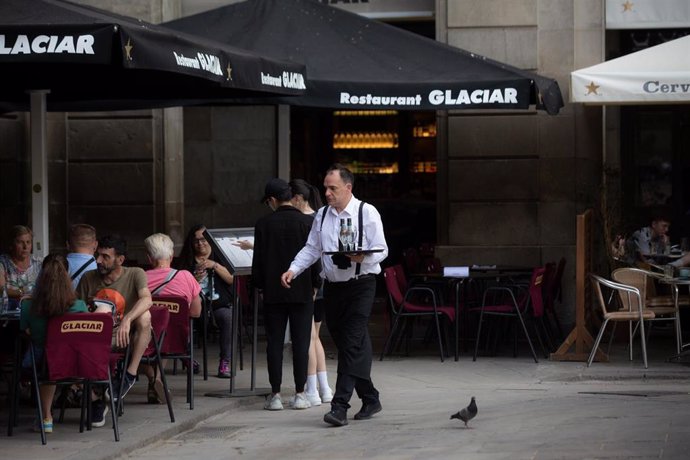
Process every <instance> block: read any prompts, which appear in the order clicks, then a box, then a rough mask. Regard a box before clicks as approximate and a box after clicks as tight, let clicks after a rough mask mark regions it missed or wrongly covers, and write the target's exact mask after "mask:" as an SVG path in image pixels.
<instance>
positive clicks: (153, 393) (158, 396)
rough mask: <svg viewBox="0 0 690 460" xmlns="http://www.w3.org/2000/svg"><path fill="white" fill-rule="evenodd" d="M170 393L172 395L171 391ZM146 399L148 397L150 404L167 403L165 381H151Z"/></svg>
mask: <svg viewBox="0 0 690 460" xmlns="http://www.w3.org/2000/svg"><path fill="white" fill-rule="evenodd" d="M168 395H170V393H169V392H168ZM146 399H148V402H149V404H165V402H166V401H165V387H163V382H161V381H160V380H154V381H152V382H149V389H148V391H147V392H146Z"/></svg>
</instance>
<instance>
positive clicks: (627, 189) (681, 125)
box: [607, 29, 690, 244]
mask: <svg viewBox="0 0 690 460" xmlns="http://www.w3.org/2000/svg"><path fill="white" fill-rule="evenodd" d="M687 34H688V30H687V29H655V30H648V29H644V30H626V31H609V32H608V35H607V43H608V44H609V50H608V56H607V59H613V58H615V57H619V56H623V55H626V54H630V53H633V52H636V51H640V50H642V49H645V48H648V47H651V46H655V45H659V44H661V43H665V42H667V41H670V40H674V39H676V38H680V37H682V36H685V35H687ZM620 135H621V138H620V142H621V191H622V195H623V196H622V200H621V202H622V217H623V226H624V228H623V229H622V230H623V231H624V232H627V233H631V232H633V231H635V230H636V229H637V228H640V227H642V226H644V225H647V224H648V223H649V219H650V218H652V217H654V216H655V215H661V216H665V217H667V218H669V219H670V220H671V224H672V225H671V227H670V231H669V234H670V237H671V242H672V243H674V244H675V243H678V242H679V241H680V239H681V238H683V237H688V236H690V181H688V180H687V178H688V177H689V176H690V155H688V153H690V108H689V107H688V106H687V105H671V104H666V105H634V106H622V107H621V108H620Z"/></svg>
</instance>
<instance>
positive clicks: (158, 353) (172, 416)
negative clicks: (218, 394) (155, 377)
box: [117, 331, 194, 423]
mask: <svg viewBox="0 0 690 460" xmlns="http://www.w3.org/2000/svg"><path fill="white" fill-rule="evenodd" d="M151 333H152V334H153V331H151ZM153 337H154V338H153V348H154V349H155V350H156V366H157V367H158V371H159V372H160V373H161V381H162V382H163V391H164V392H165V402H166V403H167V405H168V413H169V414H170V423H175V414H174V412H173V407H172V402H171V401H170V391H169V390H168V380H167V379H166V378H165V371H164V369H163V364H162V360H161V350H160V348H159V346H158V340H156V337H155V335H154V336H153ZM190 369H191V371H190ZM187 372H188V373H189V372H194V362H190V363H189V366H188V367H187ZM120 401H122V398H119V399H118V400H117V402H118V403H119V402H120Z"/></svg>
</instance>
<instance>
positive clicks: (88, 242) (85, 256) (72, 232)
mask: <svg viewBox="0 0 690 460" xmlns="http://www.w3.org/2000/svg"><path fill="white" fill-rule="evenodd" d="M97 246H98V240H97V239H96V229H95V228H93V227H92V226H90V225H87V224H74V225H72V226H71V227H70V229H69V239H68V240H67V249H68V250H69V253H68V254H67V263H68V264H69V276H70V278H72V286H73V287H74V289H76V288H77V286H78V285H79V281H80V280H81V277H82V276H84V273H86V272H88V271H91V270H96V268H97V266H96V259H95V258H94V257H93V254H94V252H96V247H97Z"/></svg>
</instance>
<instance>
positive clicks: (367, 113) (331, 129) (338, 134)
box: [290, 20, 437, 265]
mask: <svg viewBox="0 0 690 460" xmlns="http://www.w3.org/2000/svg"><path fill="white" fill-rule="evenodd" d="M390 24H391V25H393V26H396V27H399V28H402V29H405V30H408V31H410V32H413V33H416V34H419V35H423V36H426V37H428V38H434V35H435V25H434V21H433V20H431V21H395V22H391V23H390ZM290 119H291V147H290V149H291V152H292V153H291V165H290V170H291V176H292V177H295V178H297V177H301V178H304V179H305V180H307V181H308V182H310V183H312V184H314V185H316V186H317V187H318V188H319V189H320V190H322V191H323V186H322V185H323V175H324V172H325V171H326V169H327V168H328V166H330V165H331V164H332V163H335V162H340V163H343V164H345V165H347V166H348V167H349V168H350V169H351V170H352V172H353V173H354V174H355V187H354V194H355V196H356V197H357V198H359V199H361V200H363V201H367V202H370V203H372V204H373V205H374V206H376V208H377V209H378V210H379V212H380V213H381V218H382V220H383V224H384V228H385V232H386V240H387V242H388V245H389V257H388V259H387V261H386V262H385V265H390V264H394V263H399V262H400V261H401V260H400V258H401V257H402V252H403V250H405V249H406V248H409V247H413V248H419V247H420V246H421V245H423V244H425V243H428V244H431V245H432V246H433V245H434V244H435V242H436V220H437V219H436V114H435V112H433V111H395V110H327V109H314V108H305V107H295V106H293V107H291V112H290Z"/></svg>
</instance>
